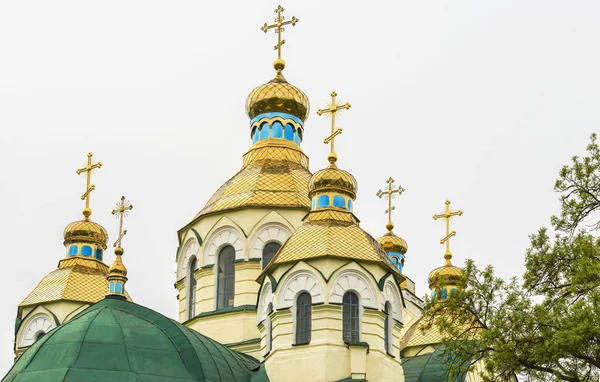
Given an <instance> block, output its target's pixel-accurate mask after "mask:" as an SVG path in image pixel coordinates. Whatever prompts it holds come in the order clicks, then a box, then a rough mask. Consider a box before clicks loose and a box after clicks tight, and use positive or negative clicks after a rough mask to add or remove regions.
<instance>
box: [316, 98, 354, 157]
mask: <svg viewBox="0 0 600 382" xmlns="http://www.w3.org/2000/svg"><path fill="white" fill-rule="evenodd" d="M350 106H351V105H350V103H349V102H346V103H345V104H343V105H342V104H339V103H338V101H337V93H336V92H335V91H333V92H331V102H329V105H327V108H325V109H319V110H317V115H319V116H321V115H323V114H325V115H326V116H327V115H329V116H331V134H330V135H329V136H328V137H327V138H325V139H324V140H323V143H325V144H329V145H330V148H331V152H330V153H329V156H328V157H327V160H328V161H329V163H330V164H329V167H336V165H335V162H337V154H336V153H335V137H336V136H337V135H340V134H341V133H342V131H343V130H342V129H341V128H337V129H336V126H335V116H336V115H337V113H338V112H340V111H342V110H348V109H350Z"/></svg>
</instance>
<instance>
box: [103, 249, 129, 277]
mask: <svg viewBox="0 0 600 382" xmlns="http://www.w3.org/2000/svg"><path fill="white" fill-rule="evenodd" d="M115 255H117V256H116V258H115V261H114V262H113V264H112V265H111V266H110V268H109V269H108V275H109V276H127V268H125V265H124V264H123V261H122V260H121V255H123V248H121V247H117V248H115Z"/></svg>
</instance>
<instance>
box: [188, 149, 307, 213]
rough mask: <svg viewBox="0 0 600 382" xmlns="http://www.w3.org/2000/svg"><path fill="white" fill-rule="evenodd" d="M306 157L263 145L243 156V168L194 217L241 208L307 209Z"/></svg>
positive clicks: (290, 150) (300, 153)
mask: <svg viewBox="0 0 600 382" xmlns="http://www.w3.org/2000/svg"><path fill="white" fill-rule="evenodd" d="M310 176H311V174H310V171H309V170H308V157H307V156H306V155H305V154H304V153H303V152H302V151H301V150H298V149H293V148H289V147H283V146H282V147H276V146H266V147H260V148H256V149H251V150H250V151H248V153H246V155H244V167H243V168H242V169H241V170H240V172H238V173H237V174H235V175H234V176H233V177H232V178H231V179H229V180H228V181H227V182H225V184H224V185H223V186H221V187H220V188H219V189H218V190H217V192H215V193H214V194H213V196H212V197H211V198H210V199H209V201H208V203H206V206H204V208H203V209H202V210H201V211H200V212H199V213H198V214H197V215H196V216H195V217H194V219H197V218H199V217H200V216H203V215H206V214H209V213H214V212H221V211H226V210H232V209H239V208H244V207H297V208H305V209H306V210H309V209H310V199H309V198H308V181H309V180H310Z"/></svg>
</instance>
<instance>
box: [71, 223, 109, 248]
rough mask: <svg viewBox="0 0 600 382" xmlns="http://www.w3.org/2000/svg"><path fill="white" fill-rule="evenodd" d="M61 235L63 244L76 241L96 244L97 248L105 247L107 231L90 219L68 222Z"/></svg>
mask: <svg viewBox="0 0 600 382" xmlns="http://www.w3.org/2000/svg"><path fill="white" fill-rule="evenodd" d="M63 236H64V238H65V241H64V244H65V246H66V245H69V244H72V243H76V242H77V243H90V244H96V245H97V246H98V247H99V248H102V249H106V242H107V241H108V233H107V232H106V230H105V229H104V227H102V226H101V225H100V224H98V223H94V222H93V221H91V220H80V221H76V222H73V223H71V224H69V225H68V226H67V227H66V228H65V232H64V234H63Z"/></svg>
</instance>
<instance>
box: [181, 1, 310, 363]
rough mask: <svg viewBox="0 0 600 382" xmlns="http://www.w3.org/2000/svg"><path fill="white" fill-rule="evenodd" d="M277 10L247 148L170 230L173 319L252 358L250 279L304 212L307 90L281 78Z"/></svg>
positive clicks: (253, 100)
mask: <svg viewBox="0 0 600 382" xmlns="http://www.w3.org/2000/svg"><path fill="white" fill-rule="evenodd" d="M283 11H284V9H283V8H281V7H278V8H277V9H276V10H275V13H276V18H275V23H274V24H273V25H268V24H266V23H265V25H264V26H263V27H262V28H261V29H262V30H263V31H264V32H265V33H266V32H268V31H269V30H274V31H275V33H276V34H277V38H278V43H277V45H276V46H275V49H277V51H278V57H277V59H276V60H275V62H274V65H273V66H274V69H275V77H274V78H273V79H272V80H270V81H269V82H267V83H265V84H263V85H260V86H258V87H257V88H256V89H254V90H253V91H252V92H251V93H250V95H249V96H248V98H247V100H246V113H247V115H248V118H249V120H250V121H249V126H248V133H249V139H250V142H251V147H250V149H249V150H248V152H247V153H246V154H244V156H243V159H242V168H241V170H240V171H239V172H238V173H237V174H235V175H234V176H233V177H232V178H231V179H229V180H228V181H227V182H225V184H224V185H223V186H221V187H220V188H219V189H218V190H217V191H216V192H215V193H214V195H213V196H212V197H211V198H210V199H209V201H208V203H206V205H205V206H204V208H202V209H201V210H200V212H198V213H197V214H196V216H195V217H194V218H193V219H192V221H191V222H190V223H188V224H187V225H186V226H185V227H183V228H182V229H180V230H179V231H178V239H179V248H178V251H177V276H176V277H177V280H176V283H175V287H176V288H177V290H178V297H177V298H178V301H179V321H180V322H183V323H184V324H185V325H186V326H188V327H190V328H192V329H195V330H198V331H199V332H201V333H203V334H205V335H207V336H209V337H211V338H213V339H215V340H217V341H219V342H221V343H223V344H226V345H228V346H230V347H231V348H233V349H236V350H240V351H243V352H246V353H248V354H250V355H253V356H256V357H258V356H259V349H260V339H259V332H258V329H257V328H256V300H257V293H258V288H259V285H258V284H257V283H256V281H255V280H256V278H257V277H258V275H259V274H260V272H261V270H262V269H263V268H265V267H266V266H267V265H268V264H269V261H270V260H271V259H272V258H273V256H274V255H275V253H276V252H277V251H278V250H279V248H280V247H281V245H282V244H283V243H284V242H285V241H286V240H287V239H288V237H289V236H290V235H291V234H292V232H293V231H294V230H295V229H296V228H297V227H298V226H300V224H301V223H302V218H303V217H304V215H306V213H307V212H308V211H309V210H310V200H309V198H308V182H309V180H310V176H311V173H310V171H309V169H308V157H307V156H306V154H304V152H303V151H302V148H301V144H302V140H303V138H304V123H305V121H306V119H307V117H308V113H309V102H308V98H307V96H306V95H305V94H304V93H303V92H302V91H301V90H300V89H298V88H297V87H295V86H294V85H292V84H290V83H289V82H288V81H287V80H286V79H285V77H284V76H283V70H284V68H285V66H286V64H285V61H284V60H283V59H282V58H281V48H282V45H283V43H284V42H285V40H282V39H281V34H282V32H283V31H284V28H283V27H284V26H286V25H291V26H295V25H296V23H297V22H298V21H299V20H298V19H296V18H295V17H292V18H291V20H288V21H284V17H283V15H282V12H283Z"/></svg>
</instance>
